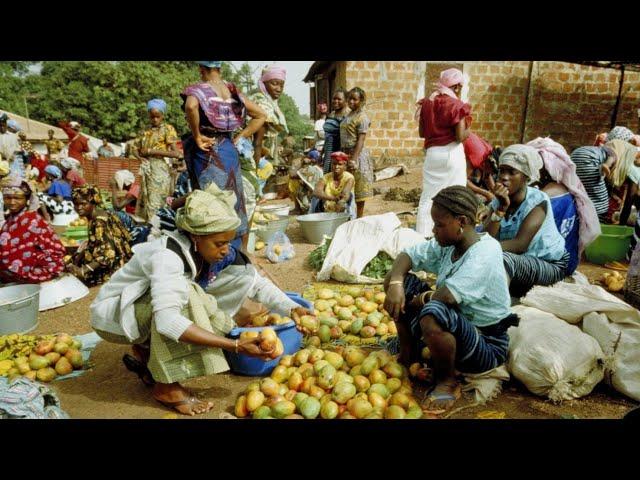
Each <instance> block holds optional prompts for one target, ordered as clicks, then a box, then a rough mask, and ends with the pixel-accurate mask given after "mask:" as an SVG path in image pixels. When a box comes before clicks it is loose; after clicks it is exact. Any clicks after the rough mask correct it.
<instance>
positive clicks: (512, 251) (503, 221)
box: [484, 145, 569, 297]
mask: <svg viewBox="0 0 640 480" xmlns="http://www.w3.org/2000/svg"><path fill="white" fill-rule="evenodd" d="M542 165H543V163H542V158H540V155H539V154H538V151H537V150H536V149H534V148H533V147H529V146H527V145H511V146H509V147H507V148H505V149H504V150H503V152H502V154H501V155H500V159H499V168H500V173H499V176H498V182H497V183H496V186H495V189H494V192H493V193H494V195H495V196H496V198H495V199H494V200H493V201H492V202H491V206H490V213H489V216H488V217H487V219H486V220H485V223H484V228H485V231H486V232H488V233H489V234H490V235H491V236H492V237H494V238H496V239H497V240H498V241H499V242H500V244H501V245H502V250H503V251H504V255H503V257H504V266H505V269H506V271H507V275H509V279H510V280H511V283H510V285H509V290H510V292H511V295H512V296H514V297H521V296H524V295H525V294H526V293H527V292H528V291H529V290H530V289H531V287H533V286H534V285H552V284H554V283H556V282H559V281H560V280H562V279H563V278H564V277H565V275H566V272H567V266H568V264H569V252H567V251H566V249H565V241H564V238H563V237H562V235H560V232H558V228H557V227H556V223H555V220H554V217H553V208H552V206H551V201H550V200H549V196H548V195H547V194H546V193H544V192H541V191H540V190H538V189H536V188H532V187H529V186H528V185H529V184H530V183H535V182H537V181H538V180H539V179H540V169H541V168H542Z"/></svg>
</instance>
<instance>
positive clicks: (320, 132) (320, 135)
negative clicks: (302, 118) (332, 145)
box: [313, 103, 329, 153]
mask: <svg viewBox="0 0 640 480" xmlns="http://www.w3.org/2000/svg"><path fill="white" fill-rule="evenodd" d="M317 109H318V119H317V120H316V123H315V124H314V126H313V130H314V132H315V135H316V142H315V145H314V147H315V149H316V150H318V151H319V152H320V153H322V150H323V149H324V140H325V139H324V136H325V135H324V123H325V122H326V120H327V111H328V109H329V107H327V104H326V103H319V104H318V105H317Z"/></svg>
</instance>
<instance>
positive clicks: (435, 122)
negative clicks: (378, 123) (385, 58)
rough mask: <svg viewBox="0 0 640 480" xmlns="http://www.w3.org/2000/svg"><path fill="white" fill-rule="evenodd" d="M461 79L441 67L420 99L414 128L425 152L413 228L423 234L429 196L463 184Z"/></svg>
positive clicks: (465, 107)
mask: <svg viewBox="0 0 640 480" xmlns="http://www.w3.org/2000/svg"><path fill="white" fill-rule="evenodd" d="M465 82H466V80H465V77H464V75H463V73H462V72H461V71H460V70H458V69H456V68H450V69H448V70H445V71H443V72H442V73H440V81H439V82H438V83H437V84H436V86H437V89H436V91H435V92H433V93H432V94H431V96H430V97H429V98H428V99H423V100H422V101H421V102H420V110H419V128H418V132H419V135H420V137H421V138H424V139H425V140H424V148H425V149H426V155H425V159H424V166H423V167H422V194H421V195H420V204H419V205H418V219H417V224H416V230H417V231H418V233H420V234H422V235H425V236H428V235H431V229H432V228H433V221H432V219H431V218H430V216H429V215H430V211H431V199H432V198H433V196H434V195H435V194H436V193H438V192H439V191H440V190H442V189H443V188H446V187H450V186H452V185H462V186H464V185H466V184H467V168H466V160H465V154H464V147H463V142H464V141H465V140H466V139H467V137H468V136H469V133H470V131H469V129H468V122H469V121H470V115H471V106H470V105H469V104H468V103H464V102H463V101H461V100H460V99H459V96H460V93H461V92H462V88H463V86H464V83H465Z"/></svg>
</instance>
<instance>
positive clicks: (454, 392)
mask: <svg viewBox="0 0 640 480" xmlns="http://www.w3.org/2000/svg"><path fill="white" fill-rule="evenodd" d="M460 396H461V392H460V384H459V383H458V382H457V381H456V380H445V381H442V382H440V383H438V384H436V386H435V388H434V389H433V390H432V391H431V393H430V394H429V396H428V397H427V399H426V400H425V403H424V404H423V408H425V409H426V410H429V411H432V412H435V411H442V412H444V411H446V410H449V409H450V408H451V407H453V405H454V404H455V403H456V401H457V400H458V399H459V398H460Z"/></svg>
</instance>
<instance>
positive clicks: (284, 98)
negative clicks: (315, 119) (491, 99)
mask: <svg viewBox="0 0 640 480" xmlns="http://www.w3.org/2000/svg"><path fill="white" fill-rule="evenodd" d="M278 103H279V105H280V109H281V110H282V113H284V116H285V118H286V119H287V126H288V127H289V134H290V135H293V137H294V138H295V140H296V145H297V146H301V145H302V138H303V137H305V136H307V135H313V123H312V122H311V120H310V119H309V117H308V116H306V115H301V114H300V110H299V109H298V106H297V105H296V102H295V100H294V99H293V98H292V97H290V96H289V95H287V94H286V93H283V94H282V95H281V96H280V99H279V102H278Z"/></svg>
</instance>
